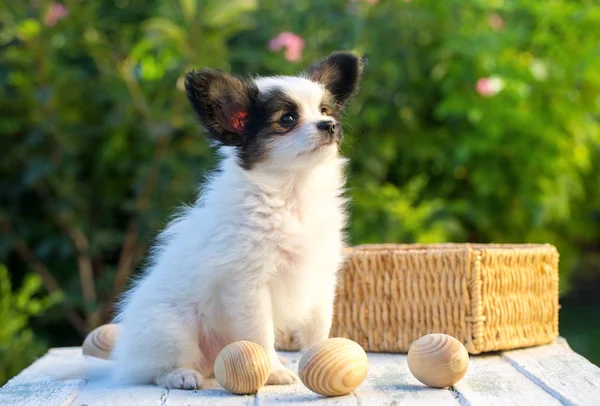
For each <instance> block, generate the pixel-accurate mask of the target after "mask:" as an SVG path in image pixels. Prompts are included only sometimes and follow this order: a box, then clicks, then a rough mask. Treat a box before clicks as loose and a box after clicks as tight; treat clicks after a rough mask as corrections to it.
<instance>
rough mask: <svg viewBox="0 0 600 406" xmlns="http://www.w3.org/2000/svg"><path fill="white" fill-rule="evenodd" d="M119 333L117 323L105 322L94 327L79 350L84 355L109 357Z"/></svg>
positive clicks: (119, 328) (119, 329) (119, 327)
mask: <svg viewBox="0 0 600 406" xmlns="http://www.w3.org/2000/svg"><path fill="white" fill-rule="evenodd" d="M120 335H121V326H119V325H118V324H105V325H103V326H100V327H96V328H95V329H94V330H92V332H91V333H89V334H88V335H87V337H86V338H85V340H84V341H83V345H82V346H81V351H82V352H83V354H84V355H89V356H92V357H96V358H103V359H109V358H110V353H111V351H112V349H113V347H114V346H115V343H116V342H117V340H118V339H119V336H120Z"/></svg>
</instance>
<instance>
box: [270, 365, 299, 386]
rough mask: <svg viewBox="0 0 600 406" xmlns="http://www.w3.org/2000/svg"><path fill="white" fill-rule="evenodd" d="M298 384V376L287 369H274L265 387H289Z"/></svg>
mask: <svg viewBox="0 0 600 406" xmlns="http://www.w3.org/2000/svg"><path fill="white" fill-rule="evenodd" d="M298 382H300V378H298V375H296V373H295V372H293V371H291V370H289V369H287V368H280V369H274V370H273V371H271V374H270V375H269V379H267V385H291V384H294V383H298Z"/></svg>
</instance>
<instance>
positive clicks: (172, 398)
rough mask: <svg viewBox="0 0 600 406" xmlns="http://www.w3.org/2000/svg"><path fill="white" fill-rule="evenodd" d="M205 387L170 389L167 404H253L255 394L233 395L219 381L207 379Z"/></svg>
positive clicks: (169, 405) (234, 405)
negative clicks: (187, 389) (197, 388)
mask: <svg viewBox="0 0 600 406" xmlns="http://www.w3.org/2000/svg"><path fill="white" fill-rule="evenodd" d="M203 385H204V386H203V389H202V390H199V391H186V390H178V389H169V393H168V395H167V396H166V401H165V402H164V403H163V405H165V406H217V405H218V406H221V405H223V406H240V405H244V406H246V405H253V404H254V399H255V398H254V396H239V395H232V394H230V393H228V392H226V391H225V389H223V388H221V386H219V384H218V383H217V381H216V380H215V379H214V378H212V379H206V380H205V381H204V384H203Z"/></svg>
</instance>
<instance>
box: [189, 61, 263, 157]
mask: <svg viewBox="0 0 600 406" xmlns="http://www.w3.org/2000/svg"><path fill="white" fill-rule="evenodd" d="M185 89H186V92H187V96H188V99H189V100H190V103H191V104H192V107H193V108H194V110H196V114H197V115H198V117H199V118H200V122H201V123H202V125H203V126H204V128H205V129H206V130H207V131H208V132H209V134H210V136H211V138H213V139H214V140H215V141H218V142H220V143H221V144H222V145H228V146H240V145H242V144H243V142H244V129H245V125H246V122H247V120H248V115H249V114H250V108H251V106H252V101H253V100H254V99H255V98H256V96H257V95H258V89H257V87H256V85H255V84H254V83H253V82H251V81H246V80H242V79H240V78H238V77H235V76H233V75H229V74H227V73H225V72H222V71H218V70H214V69H210V68H205V69H202V70H200V71H197V72H196V71H192V72H189V73H188V74H186V75H185Z"/></svg>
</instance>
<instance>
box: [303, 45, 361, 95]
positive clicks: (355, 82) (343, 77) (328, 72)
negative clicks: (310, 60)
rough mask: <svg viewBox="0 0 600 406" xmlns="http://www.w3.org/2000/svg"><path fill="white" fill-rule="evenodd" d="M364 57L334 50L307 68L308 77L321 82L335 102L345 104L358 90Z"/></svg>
mask: <svg viewBox="0 0 600 406" xmlns="http://www.w3.org/2000/svg"><path fill="white" fill-rule="evenodd" d="M365 62H366V59H365V58H361V57H360V56H358V55H356V54H355V53H352V52H334V53H332V54H331V55H329V56H328V57H327V58H325V59H324V60H322V61H321V62H317V63H316V64H314V65H313V66H311V67H310V69H309V70H308V78H309V79H310V80H312V81H314V82H318V83H321V84H323V85H324V86H325V88H326V89H327V90H329V92H331V94H332V95H333V97H334V98H335V100H336V102H338V103H339V104H341V105H345V104H346V103H347V102H348V101H349V100H350V99H351V98H352V96H354V95H355V94H356V92H357V91H358V86H359V84H360V80H361V78H362V73H363V69H364V66H365Z"/></svg>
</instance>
